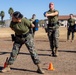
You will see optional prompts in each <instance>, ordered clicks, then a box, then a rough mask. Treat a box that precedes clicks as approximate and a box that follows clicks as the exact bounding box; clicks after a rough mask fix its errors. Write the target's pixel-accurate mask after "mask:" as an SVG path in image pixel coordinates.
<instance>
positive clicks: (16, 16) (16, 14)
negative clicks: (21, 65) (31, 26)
mask: <svg viewBox="0 0 76 75" xmlns="http://www.w3.org/2000/svg"><path fill="white" fill-rule="evenodd" d="M13 16H14V17H15V18H23V15H22V14H21V13H20V12H19V11H15V12H14V13H13Z"/></svg>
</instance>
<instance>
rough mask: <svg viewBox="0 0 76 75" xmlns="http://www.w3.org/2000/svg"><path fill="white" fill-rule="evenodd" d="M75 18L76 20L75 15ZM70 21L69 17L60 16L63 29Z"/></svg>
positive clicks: (75, 16)
mask: <svg viewBox="0 0 76 75" xmlns="http://www.w3.org/2000/svg"><path fill="white" fill-rule="evenodd" d="M74 18H75V20H76V15H74ZM68 19H69V15H61V16H59V23H60V25H61V26H63V27H66V26H67V20H68Z"/></svg>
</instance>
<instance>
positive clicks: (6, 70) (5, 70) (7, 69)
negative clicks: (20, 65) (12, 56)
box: [2, 65, 11, 73]
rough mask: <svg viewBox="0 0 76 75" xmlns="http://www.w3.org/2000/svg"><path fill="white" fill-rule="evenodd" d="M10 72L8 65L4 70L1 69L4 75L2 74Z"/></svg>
mask: <svg viewBox="0 0 76 75" xmlns="http://www.w3.org/2000/svg"><path fill="white" fill-rule="evenodd" d="M10 70H11V69H10V65H7V66H6V67H5V68H3V69H2V72H3V73H4V72H8V71H10Z"/></svg>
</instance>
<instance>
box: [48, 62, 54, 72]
mask: <svg viewBox="0 0 76 75" xmlns="http://www.w3.org/2000/svg"><path fill="white" fill-rule="evenodd" d="M48 70H52V71H53V70H55V69H54V67H53V64H52V63H50V64H49V68H48Z"/></svg>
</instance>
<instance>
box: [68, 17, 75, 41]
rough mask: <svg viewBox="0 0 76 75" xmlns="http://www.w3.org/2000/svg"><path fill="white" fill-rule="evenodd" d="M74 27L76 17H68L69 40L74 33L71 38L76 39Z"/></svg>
mask: <svg viewBox="0 0 76 75" xmlns="http://www.w3.org/2000/svg"><path fill="white" fill-rule="evenodd" d="M74 28H75V19H73V18H69V19H68V31H67V40H69V36H70V34H71V33H72V38H71V40H73V39H74Z"/></svg>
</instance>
